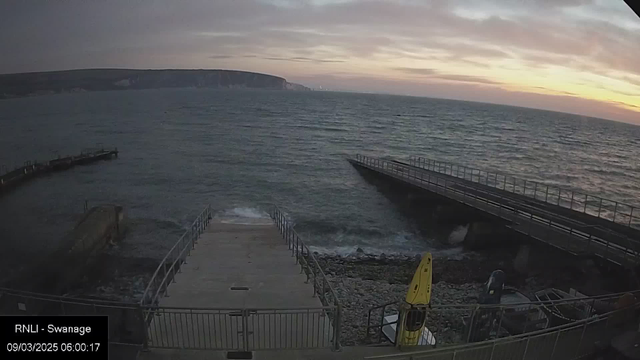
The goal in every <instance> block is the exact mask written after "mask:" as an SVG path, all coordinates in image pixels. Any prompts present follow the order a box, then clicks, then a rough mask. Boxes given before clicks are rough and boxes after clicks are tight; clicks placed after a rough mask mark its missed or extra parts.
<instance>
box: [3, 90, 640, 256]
mask: <svg viewBox="0 0 640 360" xmlns="http://www.w3.org/2000/svg"><path fill="white" fill-rule="evenodd" d="M97 143H102V144H104V146H117V147H118V148H119V150H120V151H121V153H120V158H119V159H117V160H114V161H109V162H102V163H99V164H95V165H91V166H85V167H77V168H74V169H72V170H70V171H67V172H63V173H57V174H55V175H52V176H48V177H45V178H41V179H38V180H36V181H33V182H30V183H29V184H28V185H26V186H22V187H19V188H18V189H16V190H15V191H13V192H11V193H10V194H8V195H7V196H4V197H2V198H1V199H0V219H1V220H0V240H1V241H0V243H1V245H2V251H0V253H1V254H2V257H3V259H1V260H2V262H3V264H4V265H5V266H7V265H8V264H11V266H14V265H20V264H25V263H27V262H28V261H29V259H30V258H32V257H33V256H34V255H36V254H42V253H44V252H46V250H47V249H51V248H53V247H55V246H56V244H57V240H58V239H59V238H60V237H62V235H63V234H64V233H65V232H67V231H69V229H70V228H71V226H72V225H73V221H74V219H75V216H77V215H78V214H79V213H81V212H82V209H83V205H84V201H85V200H88V202H89V204H90V205H91V204H98V203H116V204H120V205H123V206H124V207H125V209H126V215H127V217H128V218H129V220H130V226H129V233H128V235H127V238H126V240H125V241H124V242H123V243H121V244H120V245H119V246H118V248H117V249H114V250H113V251H115V252H117V253H118V254H120V255H122V256H126V257H131V258H137V259H147V260H149V261H151V262H154V263H155V262H157V260H159V259H161V258H162V256H163V255H164V253H165V252H166V251H167V249H168V248H169V247H170V246H171V245H172V244H173V242H174V241H175V240H176V239H177V237H178V236H179V235H180V234H181V233H182V232H183V231H184V228H185V226H187V225H188V224H189V223H190V222H191V221H192V220H193V218H194V217H195V216H196V214H197V213H198V212H199V211H200V210H201V209H202V208H203V207H204V206H205V205H206V204H208V203H210V204H212V206H213V208H214V209H215V211H216V212H218V213H219V214H225V215H226V216H234V217H237V218H243V217H244V218H247V217H248V218H252V217H260V216H264V214H263V210H264V209H265V208H266V207H265V206H266V204H269V203H277V204H279V205H280V206H281V207H283V208H284V209H285V210H286V211H287V212H288V213H289V215H290V216H291V217H292V218H293V219H294V220H295V222H296V224H297V225H296V229H297V230H298V231H299V232H300V234H301V235H304V236H305V237H307V238H309V239H310V242H311V243H313V244H314V245H315V246H316V247H317V249H319V250H322V251H339V252H350V251H354V250H355V249H356V248H357V247H362V248H364V249H365V250H367V251H374V252H375V251H377V252H380V251H384V252H409V253H412V252H419V251H422V250H425V249H434V248H435V249H440V250H438V251H452V252H455V250H450V249H447V248H449V247H451V246H448V245H446V244H447V239H446V237H447V236H448V235H446V236H444V238H435V239H434V238H429V237H424V236H420V235H418V234H417V233H416V231H415V229H414V228H413V226H412V224H411V223H410V222H409V221H408V220H407V219H406V218H404V217H403V216H402V215H400V213H399V212H398V211H397V209H396V208H394V207H393V206H390V204H389V200H388V199H386V198H385V197H383V196H381V195H380V194H379V193H378V192H377V191H376V190H375V188H373V187H372V186H371V185H369V184H367V183H366V182H365V181H364V180H363V179H362V178H361V176H359V175H358V173H357V172H356V171H355V170H354V169H353V168H352V167H351V165H349V164H348V163H347V162H346V161H345V157H346V156H348V155H353V154H355V153H364V154H371V155H376V156H393V157H398V158H403V157H408V156H410V155H422V156H425V157H431V158H436V159H440V160H446V161H453V162H456V163H461V164H465V165H471V166H474V167H477V168H483V169H491V170H498V171H503V172H507V173H511V174H514V175H519V176H521V177H523V178H526V179H529V180H537V181H541V182H543V183H548V184H554V185H562V186H566V187H568V188H570V189H578V190H582V191H586V192H588V193H592V194H596V195H601V196H605V197H608V198H611V199H613V200H618V201H623V202H626V203H631V204H638V202H639V201H638V200H637V199H639V198H640V182H639V180H640V166H639V165H638V159H640V127H637V126H633V125H628V124H623V123H616V122H611V121H605V120H600V119H593V118H585V117H580V116H575V115H569V114H561V113H554V112H547V111H538V110H531V109H522V108H514V107H505V106H497V105H489V104H478V103H467V102H457V101H447V100H434V99H425V98H413V97H399V96H387V95H364V94H345V93H328V92H305V93H296V92H272V91H218V90H201V89H178V90H175V89H167V90H164V89H163V90H148V91H122V92H100V93H82V94H65V95H55V96H44V97H34V98H23V99H12V100H3V101H0V165H2V164H4V165H5V166H7V167H9V168H12V167H13V166H14V165H22V163H23V162H24V161H26V160H35V159H41V160H44V159H49V158H53V157H55V156H57V155H56V154H60V155H66V154H75V153H78V152H79V151H80V150H81V149H82V148H85V147H92V146H95V145H96V144H97ZM452 230H454V229H445V231H444V232H443V233H444V234H449V233H450V232H451V231H452ZM443 244H444V245H443Z"/></svg>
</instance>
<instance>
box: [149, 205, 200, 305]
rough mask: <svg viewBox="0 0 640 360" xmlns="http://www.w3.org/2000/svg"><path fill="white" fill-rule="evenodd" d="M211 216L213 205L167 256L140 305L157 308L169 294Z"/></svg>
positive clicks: (196, 220) (159, 266)
mask: <svg viewBox="0 0 640 360" xmlns="http://www.w3.org/2000/svg"><path fill="white" fill-rule="evenodd" d="M211 215H212V214H211V205H207V207H206V208H204V210H202V212H201V213H200V215H198V217H197V218H196V219H195V221H194V222H193V224H191V227H190V228H189V229H187V230H186V231H185V232H184V234H182V236H181V237H180V238H179V239H178V241H177V242H176V243H175V244H174V245H173V247H172V248H171V250H169V252H168V253H167V255H165V257H164V258H163V259H162V261H161V262H160V265H158V268H156V271H155V272H154V273H153V276H151V280H149V284H148V285H147V288H146V289H145V290H144V293H143V294H142V298H141V299H140V305H142V306H149V305H150V306H157V305H158V301H159V300H160V297H162V296H166V295H167V294H168V291H169V290H168V288H169V284H170V283H171V282H172V281H173V280H174V278H175V276H176V274H177V273H178V272H180V267H181V266H182V265H183V264H184V263H186V261H187V257H188V256H189V254H191V250H193V248H194V247H195V245H196V241H197V240H198V237H199V236H200V234H202V233H203V232H204V230H205V229H206V227H207V225H208V224H209V221H210V220H211Z"/></svg>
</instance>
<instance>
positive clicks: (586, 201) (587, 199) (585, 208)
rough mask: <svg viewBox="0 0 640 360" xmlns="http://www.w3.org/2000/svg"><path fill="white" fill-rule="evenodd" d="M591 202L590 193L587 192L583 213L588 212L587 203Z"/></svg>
mask: <svg viewBox="0 0 640 360" xmlns="http://www.w3.org/2000/svg"><path fill="white" fill-rule="evenodd" d="M588 203H589V195H588V194H585V195H584V209H583V210H582V212H583V213H585V214H586V213H587V204H588Z"/></svg>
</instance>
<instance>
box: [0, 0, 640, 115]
mask: <svg viewBox="0 0 640 360" xmlns="http://www.w3.org/2000/svg"><path fill="white" fill-rule="evenodd" d="M0 34H2V35H0V49H2V52H1V55H0V73H15V72H31V71H48V70H63V69H76V68H103V67H109V68H113V67H117V68H139V69H161V68H197V69H235V70H246V71H255V72H262V73H268V74H273V75H278V76H282V77H285V78H286V79H287V80H288V81H290V82H296V83H301V84H303V85H306V86H309V87H312V88H316V89H317V88H320V87H322V88H324V89H329V90H336V91H358V92H376V93H391V94H400V95H414V96H427V97H436V98H447V99H460V100H470V101H481V102H490V103H500V104H507V105H516V106H525V107H533V108H542V109H549V110H556V111H563V112H570V113H577V114H582V115H587V116H595V117H602V118H607V119H612V120H618V121H624V122H630V123H636V124H640V18H638V17H637V16H636V14H634V13H633V11H632V10H631V9H630V8H629V7H628V6H627V5H626V4H625V3H624V1H622V0H431V1H430V0H181V1H174V0H82V1H76V0H58V1H36V0H3V1H1V2H0Z"/></svg>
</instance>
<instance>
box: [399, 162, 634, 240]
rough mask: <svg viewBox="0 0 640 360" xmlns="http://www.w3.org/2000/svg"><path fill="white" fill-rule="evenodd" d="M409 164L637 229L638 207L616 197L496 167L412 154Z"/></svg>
mask: <svg viewBox="0 0 640 360" xmlns="http://www.w3.org/2000/svg"><path fill="white" fill-rule="evenodd" d="M409 164H410V165H411V166H415V167H419V168H421V169H425V170H429V171H433V172H437V173H440V174H445V175H449V176H453V177H456V178H459V179H464V180H467V181H471V182H473V183H477V184H480V185H485V186H489V187H493V188H496V189H499V190H503V191H507V192H510V193H513V194H518V195H523V196H526V197H529V198H532V199H534V200H537V201H540V202H544V203H546V204H550V205H555V206H560V207H563V208H566V209H569V210H573V211H577V212H580V213H583V214H589V215H592V216H595V217H597V218H600V219H604V220H607V221H610V222H612V223H615V224H619V225H622V226H626V227H632V228H635V229H640V211H638V208H637V207H635V206H632V205H628V204H625V203H622V202H619V201H614V200H609V199H605V198H602V197H600V196H594V195H589V194H586V193H582V192H578V191H574V190H569V189H565V188H562V187H559V186H553V185H547V184H542V183H539V182H536V181H531V180H526V179H520V178H517V177H515V176H511V175H506V174H502V173H499V172H495V171H486V170H480V169H476V168H471V167H468V166H464V165H458V164H454V163H450V162H444V161H438V160H433V159H427V158H422V157H419V156H411V157H410V159H409Z"/></svg>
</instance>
